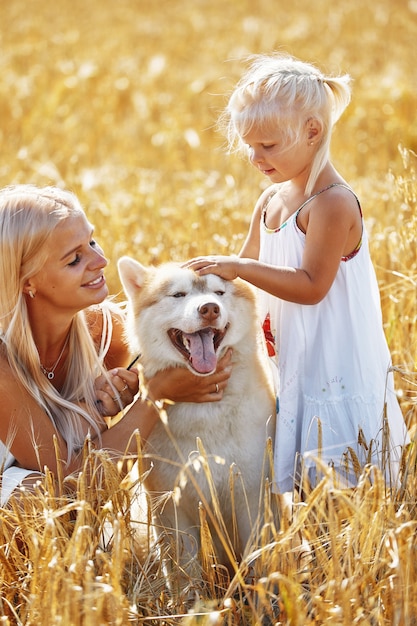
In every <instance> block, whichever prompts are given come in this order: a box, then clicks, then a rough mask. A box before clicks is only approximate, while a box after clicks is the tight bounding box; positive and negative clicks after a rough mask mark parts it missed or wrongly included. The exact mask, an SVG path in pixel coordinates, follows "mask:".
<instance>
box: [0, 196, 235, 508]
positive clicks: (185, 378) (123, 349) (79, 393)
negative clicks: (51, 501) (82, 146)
mask: <svg viewBox="0 0 417 626" xmlns="http://www.w3.org/2000/svg"><path fill="white" fill-rule="evenodd" d="M106 265H107V261H106V259H105V257H104V253H103V251H102V249H101V248H100V246H99V245H98V244H97V242H96V241H95V240H94V238H93V227H92V225H91V224H90V223H89V221H88V220H87V217H86V215H85V213H84V211H83V209H82V207H81V206H80V203H79V201H78V200H77V198H76V197H75V196H74V195H73V194H72V193H70V192H68V191H62V190H60V189H57V188H54V187H45V188H37V187H35V186H32V185H17V186H11V187H7V188H5V189H3V190H1V191H0V284H1V289H0V471H1V505H2V506H3V505H4V504H5V503H6V502H7V500H8V498H9V497H10V494H11V493H13V491H14V490H15V489H16V487H18V486H19V485H21V484H24V485H27V486H30V485H31V484H33V482H34V481H36V480H37V479H39V473H40V472H43V470H44V468H45V467H48V468H49V470H51V471H52V472H56V471H57V469H58V468H57V464H58V463H59V464H60V465H61V466H62V468H61V469H62V471H63V473H64V475H68V474H70V473H73V472H76V471H77V470H78V469H79V468H80V464H81V455H80V451H81V449H82V446H83V442H84V441H85V438H86V436H87V435H89V436H90V437H91V439H92V440H93V442H94V444H95V446H96V447H97V448H103V449H107V450H109V451H111V452H112V454H113V457H114V459H115V460H117V459H120V458H121V457H122V456H123V455H124V454H125V453H128V452H129V451H134V447H135V442H134V438H132V434H133V433H134V432H135V431H136V430H139V431H140V434H141V436H142V438H143V439H146V438H147V436H148V435H149V433H150V431H151V430H152V428H153V426H154V425H155V423H156V421H157V420H158V419H159V417H158V411H157V410H156V408H155V406H154V404H153V402H154V401H155V400H158V399H161V398H170V399H172V400H174V401H175V400H181V401H190V402H213V401H216V400H219V399H220V398H221V397H222V394H223V390H224V388H225V386H226V384H227V379H228V377H229V375H230V368H229V364H230V355H227V356H226V358H225V359H223V361H222V362H221V363H220V364H219V368H218V371H217V372H216V373H214V374H213V375H211V376H207V377H196V376H193V375H192V374H191V373H190V372H188V371H186V370H183V369H181V370H178V369H173V370H169V371H166V372H162V373H161V374H158V375H156V376H155V377H154V378H153V379H152V380H149V381H148V384H147V393H148V398H149V400H150V401H148V400H144V399H142V398H140V397H137V392H138V370H137V369H135V368H132V369H127V364H128V362H129V358H130V356H131V355H129V351H128V348H127V346H126V344H125V342H124V340H123V330H124V320H123V314H122V311H121V310H120V309H119V308H118V307H117V306H116V305H115V304H112V303H111V302H110V301H109V300H108V299H107V296H108V288H107V285H106V279H105V277H104V269H105V267H106ZM213 387H214V388H216V390H218V392H217V393H212V390H213ZM135 397H136V400H135ZM129 405H130V406H129ZM127 406H129V408H128V409H127V410H126V413H125V415H124V417H123V419H122V420H120V421H119V422H118V423H117V424H116V425H115V426H114V427H112V428H111V429H107V426H106V421H105V419H104V418H105V417H106V416H113V415H116V414H117V413H119V412H120V410H121V409H123V408H124V407H127ZM55 437H56V440H57V445H58V450H59V459H58V460H57V456H56V453H55V448H54V438H55Z"/></svg>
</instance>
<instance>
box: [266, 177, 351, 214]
mask: <svg viewBox="0 0 417 626" xmlns="http://www.w3.org/2000/svg"><path fill="white" fill-rule="evenodd" d="M333 187H343V188H344V189H347V190H348V191H350V193H351V194H352V195H354V196H355V199H356V202H357V203H358V207H359V212H360V214H361V217H363V215H362V207H361V204H360V202H359V198H358V196H357V195H356V193H355V192H354V191H353V189H351V188H350V187H349V186H348V185H345V184H344V183H332V184H331V185H327V187H324V188H323V189H320V191H317V192H316V193H314V194H313V195H312V196H310V197H309V198H307V200H305V201H304V202H303V204H302V205H301V206H300V207H299V208H298V209H297V210H296V212H295V216H296V217H297V215H298V214H299V212H300V211H301V209H303V208H304V207H305V205H306V204H308V203H309V202H310V201H311V200H313V199H314V198H316V197H317V196H319V195H320V194H321V193H324V192H325V191H327V190H328V189H332V188H333ZM268 202H269V198H268Z"/></svg>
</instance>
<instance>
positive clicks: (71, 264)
mask: <svg viewBox="0 0 417 626" xmlns="http://www.w3.org/2000/svg"><path fill="white" fill-rule="evenodd" d="M80 260H81V255H80V254H76V255H75V259H74V260H73V261H71V263H68V265H69V266H73V265H77V263H79V262H80Z"/></svg>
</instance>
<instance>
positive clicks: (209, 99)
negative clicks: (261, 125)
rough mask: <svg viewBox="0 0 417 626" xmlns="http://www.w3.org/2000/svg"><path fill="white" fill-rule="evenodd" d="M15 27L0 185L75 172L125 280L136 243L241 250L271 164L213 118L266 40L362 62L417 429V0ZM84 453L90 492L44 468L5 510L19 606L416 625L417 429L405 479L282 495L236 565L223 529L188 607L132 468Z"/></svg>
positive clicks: (355, 122)
mask: <svg viewBox="0 0 417 626" xmlns="http://www.w3.org/2000/svg"><path fill="white" fill-rule="evenodd" d="M0 24H1V29H0V50H1V54H0V118H1V124H0V187H3V186H5V185H8V184H11V183H17V182H33V183H36V184H39V185H43V184H57V185H60V186H63V187H66V188H70V189H72V190H73V191H75V192H76V193H77V195H78V196H79V197H80V199H81V201H82V203H83V205H84V207H85V209H86V211H87V214H88V217H89V219H90V220H91V221H92V222H93V224H94V225H95V227H96V238H97V240H98V242H99V243H100V244H101V245H102V247H103V248H104V250H105V252H106V254H107V257H108V258H109V261H110V264H109V266H108V271H107V279H108V283H109V286H110V289H111V291H112V293H114V294H118V293H119V292H120V289H121V287H120V283H119V281H118V277H117V272H116V260H117V258H118V257H119V256H121V255H122V254H129V255H132V256H134V257H136V258H137V259H138V260H140V261H142V262H144V263H159V262H161V261H166V260H171V259H173V260H183V259H187V258H189V257H190V256H194V255H195V254H204V253H212V252H214V253H230V252H237V251H238V250H239V248H240V246H241V243H242V240H243V238H244V236H245V234H246V231H247V227H248V224H249V219H250V215H251V211H252V207H253V205H254V202H255V200H256V198H257V197H258V195H259V193H260V191H261V190H262V188H263V186H264V185H265V180H263V178H262V177H261V176H260V174H259V173H258V172H256V171H255V170H254V168H251V167H250V166H249V165H248V164H247V163H246V162H245V161H244V160H242V159H240V158H237V157H236V156H233V155H228V154H227V153H226V151H225V148H224V138H223V137H221V136H220V135H219V133H218V132H217V130H216V120H217V118H218V115H219V112H220V111H221V110H222V107H223V106H224V104H225V102H226V98H227V94H228V92H229V91H230V89H231V88H232V86H233V85H234V83H235V82H236V80H237V79H238V77H239V76H240V74H241V72H242V69H243V63H242V60H243V59H244V58H245V57H246V56H247V55H249V54H253V53H258V52H269V51H272V50H285V51H287V52H289V53H291V54H294V55H295V56H298V57H300V58H302V59H304V60H307V61H311V62H314V63H317V64H318V65H319V66H320V67H321V68H322V69H324V70H326V71H328V72H336V73H339V72H343V73H349V74H350V75H351V76H352V78H353V99H352V103H351V105H350V106H349V108H348V109H347V111H346V112H345V114H344V115H343V116H342V118H341V120H340V122H339V123H338V125H337V127H336V129H335V132H334V138H333V144H332V157H333V160H334V162H335V164H336V166H337V167H338V168H339V170H340V171H341V173H342V174H343V176H344V177H345V178H346V179H347V180H348V181H349V183H350V184H351V185H352V186H353V188H354V189H355V191H356V192H357V193H358V195H359V196H360V199H361V203H362V207H363V211H364V216H365V220H366V222H367V227H368V230H369V234H370V245H371V253H372V257H373V261H374V265H375V268H376V271H377V276H378V281H379V285H380V291H381V302H382V309H383V317H384V325H385V330H386V335H387V339H388V343H389V346H390V349H391V352H392V356H393V363H394V366H395V370H396V383H397V388H398V393H399V397H400V401H401V404H402V408H403V411H404V415H405V418H406V420H407V424H408V426H409V428H410V431H411V432H412V434H413V433H414V432H415V427H416V422H417V416H416V369H417V357H416V354H417V325H416V318H417V306H416V281H417V252H416V245H415V234H416V229H417V217H416V197H417V181H416V163H417V157H416V153H417V124H416V121H415V111H416V109H417V90H416V85H417V64H416V43H415V42H416V41H417V2H416V0H409V1H408V2H407V1H406V0H378V1H377V2H375V3H364V2H362V1H360V0H351V1H350V2H346V1H343V0H333V1H332V2H330V0H316V2H315V3H314V4H313V3H311V2H307V0H293V1H292V2H287V3H283V2H279V1H278V0H275V1H274V0H273V1H272V2H271V1H268V2H267V1H266V0H257V1H256V2H255V1H254V0H223V2H220V1H219V0H160V1H159V2H157V3H156V2H152V1H151V0H101V1H100V2H98V0H90V1H89V2H85V1H82V0H58V1H55V2H53V1H52V0H26V1H24V0H10V1H9V2H5V1H3V2H2V3H1V4H0ZM139 457H140V454H139ZM85 463H86V468H88V470H89V471H88V472H87V471H86V473H87V474H90V473H91V474H92V475H93V476H94V480H93V481H92V482H91V481H87V480H86V479H85V473H83V474H82V475H81V476H80V477H79V479H78V481H74V485H73V494H74V496H73V498H70V499H68V497H64V496H62V498H55V497H54V498H52V497H51V496H50V494H51V493H55V491H56V490H58V492H60V491H61V492H62V493H63V491H64V489H63V484H62V481H61V480H60V478H59V477H58V478H57V479H56V480H55V484H54V479H53V477H52V476H47V477H46V478H45V480H44V482H43V484H42V485H41V486H40V488H39V493H38V494H37V495H36V497H30V496H28V497H27V498H26V499H25V503H24V505H18V504H15V505H14V506H13V507H12V508H11V509H4V510H0V519H1V528H0V562H1V571H0V624H5V625H12V624H13V625H19V626H20V625H23V624H24V625H27V626H29V625H34V626H35V625H37V626H38V625H41V626H55V625H58V624H59V625H64V626H72V625H80V626H93V625H94V626H96V625H107V624H111V625H112V626H113V625H114V626H116V625H125V624H155V625H156V624H158V625H159V624H179V623H184V624H186V625H187V626H194V624H204V625H206V624H207V625H209V624H210V625H214V624H226V625H231V626H232V625H233V626H234V625H235V624H236V625H237V624H261V625H262V626H264V625H265V626H266V625H267V624H275V623H276V624H291V625H297V626H305V625H306V626H309V625H310V624H311V625H313V624H323V625H324V624H326V625H327V624H331V625H340V626H351V625H353V624H364V625H369V626H388V625H390V626H391V625H393V626H394V625H395V626H409V625H412V624H417V598H416V594H415V590H416V588H417V565H416V563H417V561H416V553H417V540H416V527H417V509H416V502H417V501H416V489H417V468H416V463H417V459H416V450H415V445H414V440H413V441H412V444H411V446H410V448H409V450H408V451H407V453H406V455H405V458H404V468H403V479H402V482H401V486H400V487H399V488H398V489H395V490H389V489H387V488H386V487H385V485H384V484H383V481H382V479H381V476H379V475H378V473H377V472H376V471H375V470H374V469H372V468H366V469H365V470H364V471H363V474H362V477H361V480H360V481H359V485H358V488H357V489H356V490H354V491H353V492H346V491H344V490H338V489H335V488H333V487H332V486H331V481H326V480H324V481H323V482H322V483H320V484H319V485H318V486H317V487H316V488H315V489H314V490H313V492H312V493H310V494H309V495H308V497H307V498H306V500H305V501H304V502H303V503H300V504H297V505H296V506H295V507H294V511H293V514H292V516H291V517H290V518H289V519H287V518H283V519H281V520H280V522H281V523H280V525H279V527H277V526H276V525H275V523H274V521H273V520H274V517H273V515H272V509H273V502H271V501H269V500H268V498H267V497H266V498H265V500H266V502H265V510H266V519H267V520H268V522H267V523H266V524H265V527H264V529H263V532H262V534H261V536H260V537H259V538H258V541H257V543H256V545H254V546H253V551H252V553H250V554H249V556H248V559H247V561H246V562H244V563H242V564H241V565H240V567H237V570H236V575H235V577H234V578H233V579H232V580H224V579H222V578H221V576H220V575H219V572H218V571H217V570H216V568H213V567H211V566H210V565H209V563H210V558H209V555H210V541H209V537H207V536H206V541H205V543H203V547H204V554H203V555H202V556H203V557H205V558H203V559H202V560H203V563H204V564H205V566H204V567H203V569H202V578H203V580H204V585H205V586H204V589H205V590H206V592H205V593H204V594H200V597H199V600H198V601H197V600H196V601H195V602H194V604H193V605H192V606H191V607H190V605H189V604H186V603H185V602H184V598H183V597H182V596H181V594H180V593H179V594H171V593H170V592H169V591H168V589H167V587H166V583H165V580H164V577H163V575H162V572H161V568H160V562H159V559H158V555H157V554H155V552H154V551H152V550H148V551H147V550H145V552H143V544H144V542H145V543H146V539H147V537H148V533H149V526H148V524H146V523H144V524H141V525H140V528H138V526H139V525H138V524H137V523H136V521H135V519H134V515H133V513H132V510H133V509H132V507H131V505H132V490H131V489H130V486H129V485H128V484H125V483H120V480H119V476H118V473H117V468H115V467H114V466H113V465H112V464H111V463H109V461H108V459H107V457H106V456H105V455H101V454H98V453H94V452H93V451H89V450H88V448H86V453H85ZM138 534H139V535H140V537H139V538H138ZM139 543H140V549H139ZM305 546H307V547H308V550H307V551H304V547H305ZM249 563H251V564H253V563H255V565H254V566H253V576H252V579H251V580H250V581H248V579H247V576H246V575H247V571H248V568H249Z"/></svg>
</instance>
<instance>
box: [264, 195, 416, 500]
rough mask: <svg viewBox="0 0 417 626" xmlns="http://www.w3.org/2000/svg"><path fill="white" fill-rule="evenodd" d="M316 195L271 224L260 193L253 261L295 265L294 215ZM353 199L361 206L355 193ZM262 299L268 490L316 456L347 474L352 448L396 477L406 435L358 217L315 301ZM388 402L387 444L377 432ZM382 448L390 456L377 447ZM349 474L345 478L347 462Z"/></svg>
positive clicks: (299, 249) (294, 478)
mask: <svg viewBox="0 0 417 626" xmlns="http://www.w3.org/2000/svg"><path fill="white" fill-rule="evenodd" d="M336 184H338V183H336ZM333 186H334V185H331V186H330V187H333ZM342 186H344V185H342ZM330 187H327V188H326V189H323V190H321V191H320V192H318V194H319V193H323V192H325V191H326V190H327V189H329V188H330ZM346 188H347V189H349V188H348V187H346ZM350 191H351V190H350ZM352 193H353V192H352ZM318 194H315V195H314V196H312V197H311V198H309V199H308V200H307V201H306V202H304V203H303V205H302V206H301V207H300V208H299V209H298V210H297V211H296V212H295V213H294V214H293V215H291V217H290V218H289V219H288V220H287V222H286V223H284V224H282V226H281V227H280V228H278V229H276V230H271V229H268V228H267V226H266V223H265V219H266V211H267V205H268V201H267V202H266V204H265V207H264V210H263V213H262V219H261V224H260V255H259V260H260V261H262V262H264V263H268V264H270V265H275V266H289V267H300V266H301V261H302V256H303V250H304V245H305V234H304V233H303V232H302V231H301V230H300V229H299V227H298V225H297V215H298V213H299V212H300V211H301V209H302V208H303V207H304V206H305V205H306V204H307V203H308V202H309V201H310V200H312V198H314V197H315V196H317V195H318ZM270 197H271V196H270ZM355 197H356V196H355ZM358 207H359V210H360V205H359V201H358ZM361 214H362V213H361ZM322 253H323V254H326V250H323V251H322ZM259 305H260V312H261V315H262V318H261V319H262V320H263V322H264V323H263V326H264V331H265V336H266V340H267V346H268V353H269V355H270V356H271V359H272V360H273V363H274V367H273V370H275V379H276V386H277V406H278V407H279V408H277V429H276V441H275V454H274V465H275V486H274V488H275V490H276V491H278V492H286V491H291V490H292V489H293V487H294V484H297V483H298V481H299V480H300V472H301V471H305V470H310V472H311V470H312V468H315V467H317V468H320V465H321V467H323V466H332V467H335V468H336V469H338V470H339V471H340V473H341V474H345V472H346V465H345V464H346V460H347V459H352V457H353V458H354V455H356V457H357V458H358V460H359V462H360V463H361V464H364V463H365V462H367V461H370V462H372V463H373V464H376V465H379V466H380V467H381V468H382V469H383V470H384V471H385V473H386V476H387V477H388V478H389V479H391V480H395V477H396V476H397V473H398V462H399V459H400V456H401V451H402V446H404V444H405V443H406V442H407V441H408V439H407V431H406V427H405V423H404V419H403V416H402V413H401V410H400V407H399V404H398V401H397V397H396V395H395V392H394V386H393V375H392V371H390V367H391V358H390V353H389V350H388V346H387V342H386V339H385V335H384V331H383V325H382V314H381V306H380V298H379V290H378V284H377V280H376V276H375V272H374V268H373V266H372V262H371V259H370V254H369V248H368V239H367V234H366V229H365V226H364V225H363V235H362V240H361V242H360V244H359V245H358V246H357V248H356V249H355V251H354V252H353V253H352V254H351V255H349V256H348V257H345V258H343V259H342V260H341V263H340V266H339V269H338V271H337V275H336V278H335V280H334V282H333V284H332V286H331V288H330V290H329V292H328V293H327V295H326V296H325V298H324V299H323V300H322V301H321V302H319V303H318V304H314V305H302V304H295V303H292V302H286V301H283V300H280V299H279V298H276V297H274V296H271V295H270V294H268V293H266V292H264V291H259ZM385 403H386V409H387V411H386V415H387V417H388V424H389V430H388V429H387V428H385V431H384V432H385V433H386V432H387V431H388V432H389V437H388V439H389V444H388V445H386V437H385V436H383V434H382V433H383V415H384V405H385ZM358 438H359V440H360V441H361V442H362V443H358ZM349 448H350V449H351V450H348V449H349ZM387 449H389V452H388V455H386V454H383V450H387ZM352 451H353V453H354V454H353V455H352V454H351V452H352ZM346 453H347V454H346ZM317 460H319V464H317ZM303 468H304V469H303ZM350 468H352V463H350ZM347 474H348V475H349V476H350V477H352V471H349V472H347Z"/></svg>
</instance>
